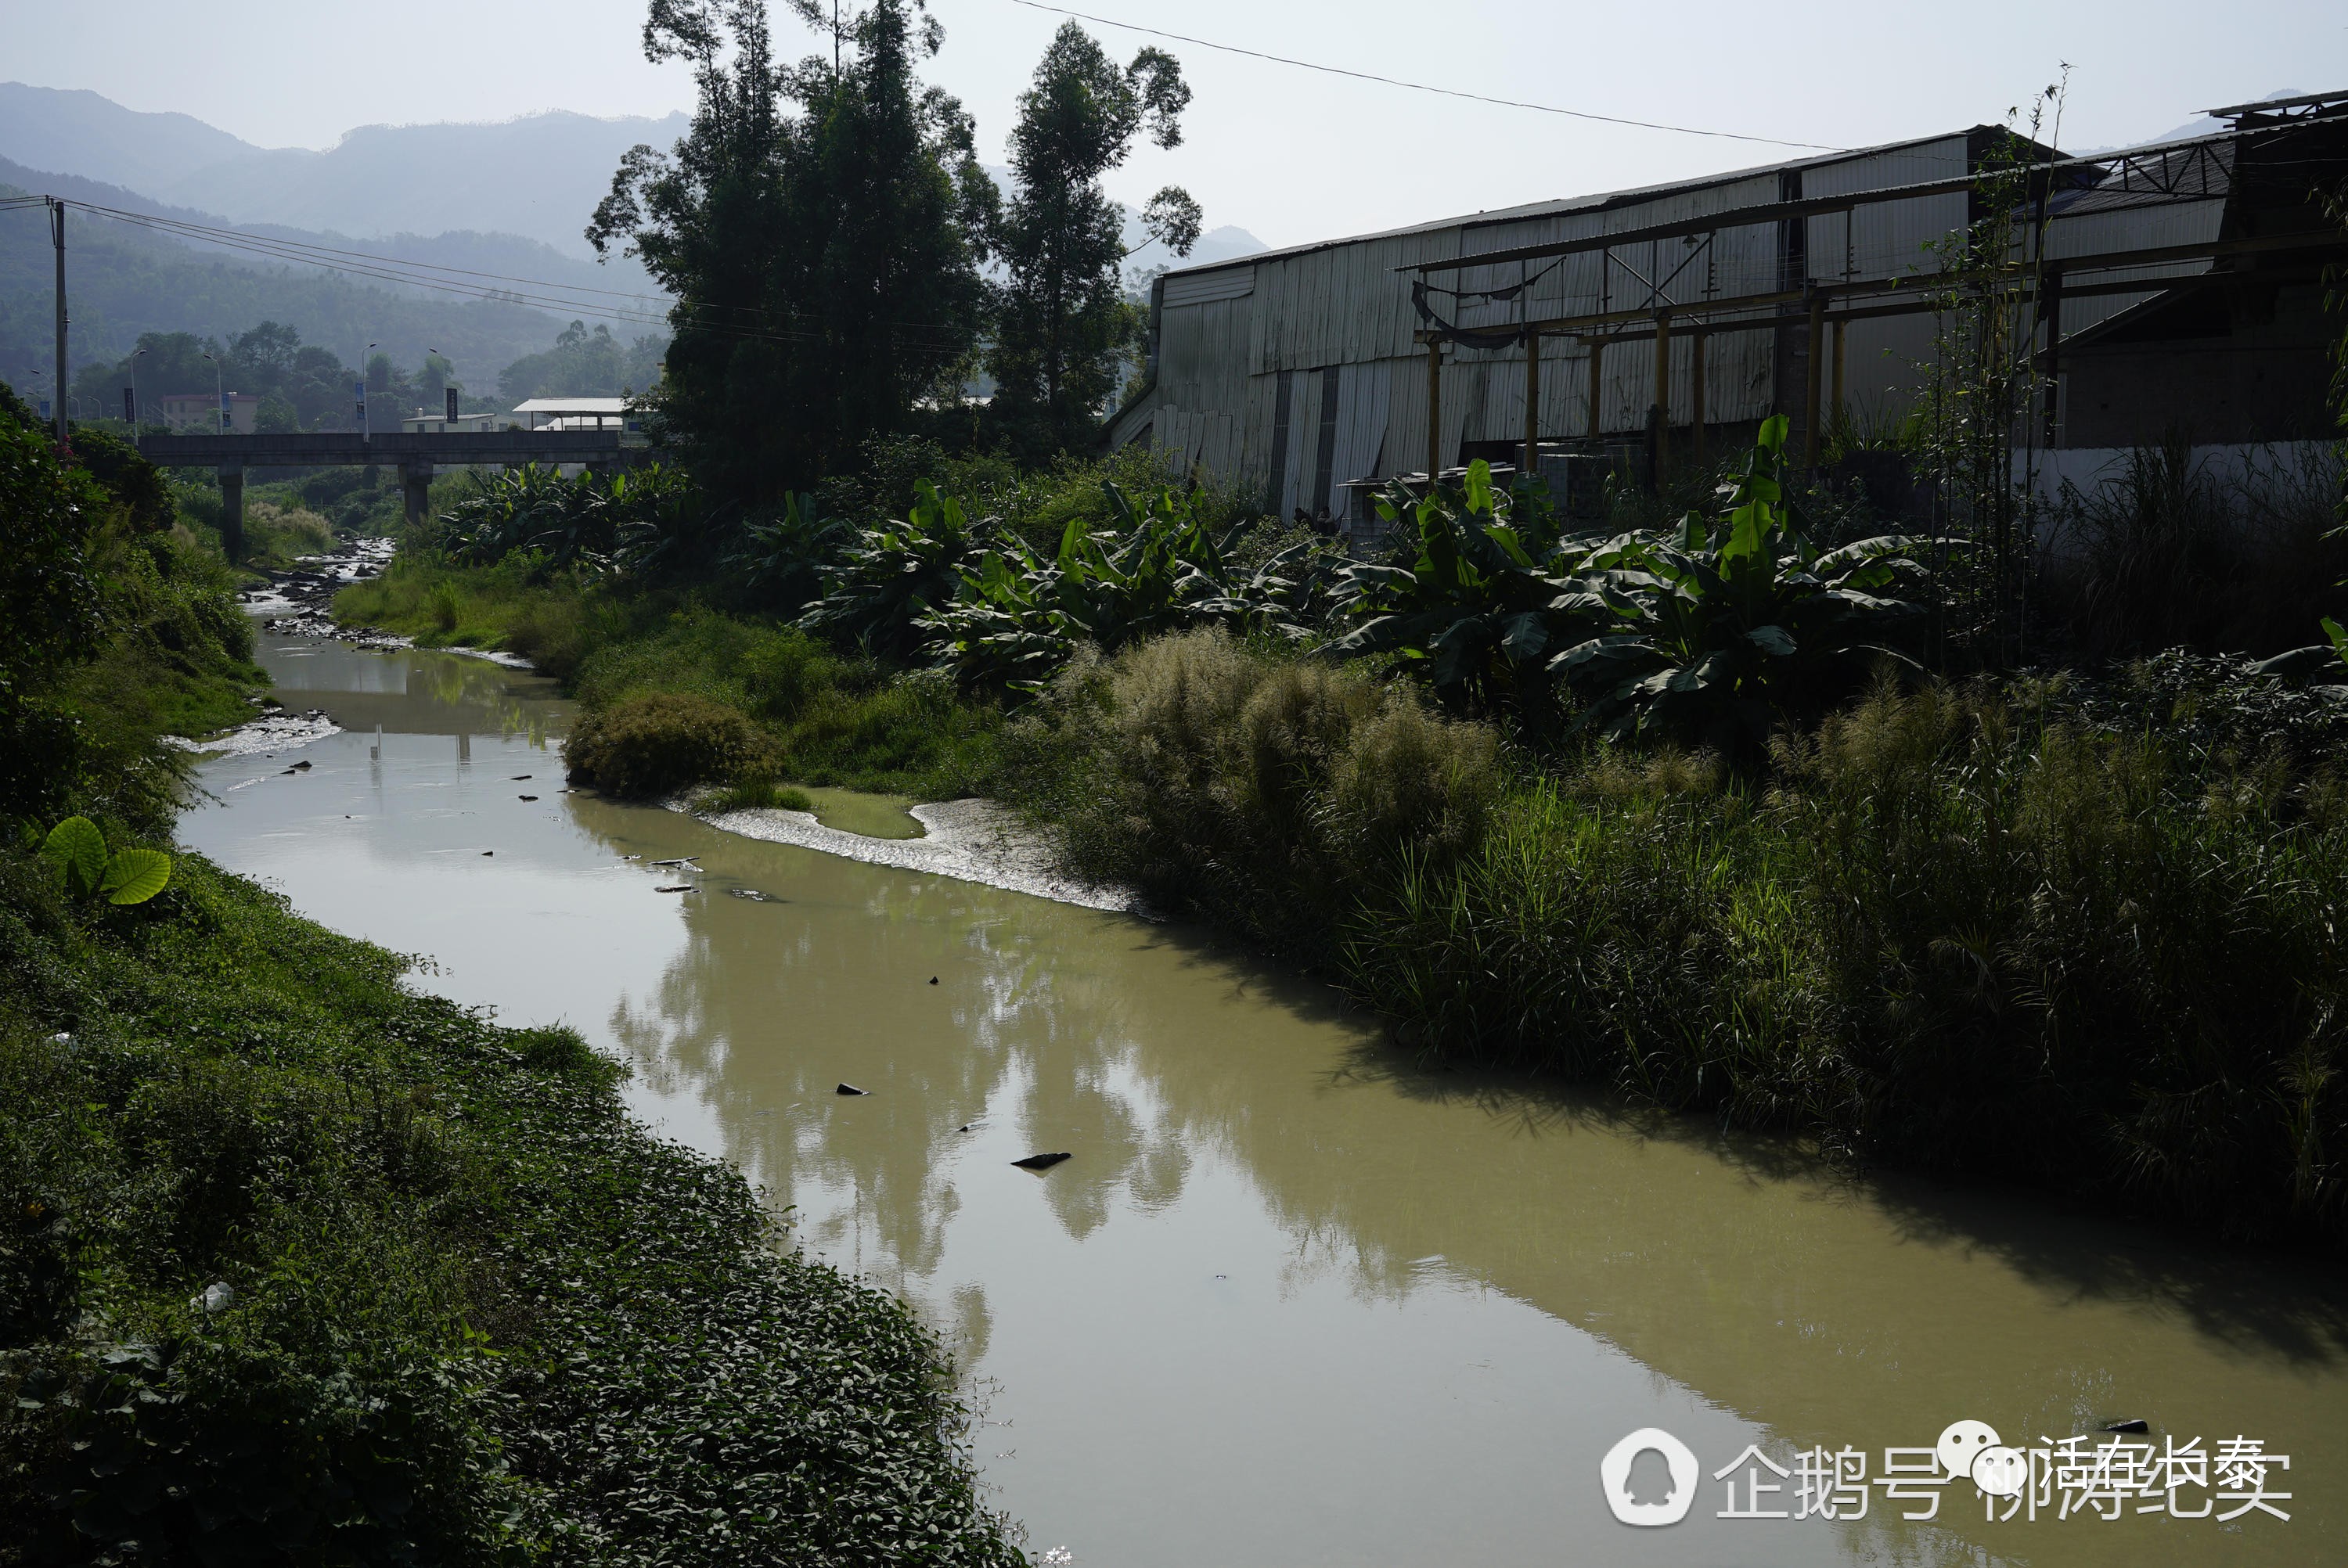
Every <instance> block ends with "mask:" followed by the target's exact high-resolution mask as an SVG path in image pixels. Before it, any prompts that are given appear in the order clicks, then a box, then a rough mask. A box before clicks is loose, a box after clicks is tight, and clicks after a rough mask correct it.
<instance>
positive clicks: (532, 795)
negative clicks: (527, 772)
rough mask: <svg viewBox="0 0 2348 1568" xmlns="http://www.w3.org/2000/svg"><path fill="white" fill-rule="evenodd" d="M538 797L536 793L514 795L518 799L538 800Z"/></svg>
mask: <svg viewBox="0 0 2348 1568" xmlns="http://www.w3.org/2000/svg"><path fill="white" fill-rule="evenodd" d="M537 798H538V797H537V796H536V795H534V794H518V795H516V796H514V799H516V800H536V799H537Z"/></svg>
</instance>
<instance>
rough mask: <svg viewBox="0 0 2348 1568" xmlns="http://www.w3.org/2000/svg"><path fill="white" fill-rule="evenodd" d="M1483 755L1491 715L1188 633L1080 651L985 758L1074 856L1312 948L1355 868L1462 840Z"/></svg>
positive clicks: (1489, 741)
mask: <svg viewBox="0 0 2348 1568" xmlns="http://www.w3.org/2000/svg"><path fill="white" fill-rule="evenodd" d="M1496 759H1497V748H1496V744H1495V742H1494V737H1493V735H1492V733H1491V732H1490V731H1488V730H1486V729H1483V728H1480V727H1478V726H1473V725H1467V724H1458V723H1450V722H1447V721H1446V720H1443V719H1440V718H1437V717H1436V716H1434V715H1432V714H1430V713H1428V712H1426V711H1425V710H1424V709H1423V708H1421V707H1420V706H1419V704H1418V702H1417V701H1416V696H1415V694H1414V693H1413V692H1410V691H1409V690H1408V689H1407V688H1404V687H1393V688H1382V687H1380V686H1379V685H1378V684H1376V683H1375V682H1374V681H1373V680H1372V679H1371V678H1370V676H1369V675H1368V674H1367V673H1365V671H1363V670H1362V669H1361V668H1360V667H1358V666H1353V665H1336V664H1330V663H1324V662H1321V661H1310V660H1303V659H1298V658H1295V657H1292V656H1285V655H1283V654H1282V653H1280V652H1278V651H1273V650H1270V649H1249V648H1245V647H1242V646H1241V645H1240V644H1239V643H1237V642H1235V641H1232V640H1231V637H1230V636H1229V635H1228V634H1226V633H1224V632H1222V631H1220V630H1200V631H1193V632H1188V633H1184V634H1182V635H1180V636H1176V637H1167V638H1161V639H1159V640H1158V641H1154V642H1148V643H1144V644H1142V645H1140V646H1138V647H1137V648H1133V649H1131V650H1128V651H1126V652H1125V653H1123V654H1120V655H1119V656H1118V657H1117V658H1116V659H1115V660H1112V661H1099V660H1097V659H1094V658H1091V657H1088V656H1086V657H1080V658H1079V660H1078V661H1077V662H1076V664H1075V665H1074V666H1072V667H1071V669H1070V670H1069V671H1068V672H1067V673H1066V674H1065V675H1063V676H1062V677H1061V678H1060V680H1059V681H1058V682H1056V685H1055V686H1054V687H1053V688H1052V690H1051V691H1050V692H1049V693H1048V694H1047V695H1046V696H1045V699H1044V700H1042V701H1041V702H1037V703H1036V704H1035V706H1034V708H1033V709H1032V710H1031V711H1030V712H1027V713H1025V714H1023V715H1022V717H1021V718H1020V720H1019V721H1018V722H1017V723H1015V724H1014V725H1013V726H1012V727H1011V728H1010V729H1009V731H1008V732H1007V733H1006V735H1005V741H1004V781H1005V784H1006V785H1007V787H1008V789H1009V791H1010V792H1011V794H1013V795H1014V797H1015V798H1017V799H1019V800H1021V801H1022V802H1023V803H1024V804H1025V805H1026V806H1027V808H1028V809H1029V810H1030V811H1031V812H1032V813H1033V814H1034V815H1035V816H1036V817H1037V818H1038V819H1039V820H1042V821H1047V822H1049V823H1051V824H1052V825H1055V827H1056V830H1057V831H1058V832H1059V833H1060V834H1061V835H1062V837H1063V843H1064V845H1065V849H1066V856H1067V857H1068V859H1069V861H1070V864H1071V865H1072V866H1073V867H1074V868H1075V869H1076V870H1077V871H1079V872H1081V873H1083V874H1086V875H1088V876H1094V877H1098V878H1102V879H1105V880H1116V881H1123V882H1128V883H1131V884H1133V885H1135V886H1139V887H1141V888H1142V889H1144V890H1145V891H1146V892H1148V894H1149V895H1150V896H1151V897H1153V898H1154V899H1155V900H1157V901H1158V902H1159V903H1160V904H1161V905H1164V906H1167V907H1175V908H1184V909H1189V910H1191V911H1194V912H1196V913H1199V914H1201V915H1204V916H1207V917H1210V918H1213V919H1215V920H1218V921H1220V922H1221V923H1223V924H1225V925H1228V926H1231V927H1234V928H1236V929H1238V930H1241V931H1242V932H1244V933H1245V934H1247V935H1248V936H1249V937H1250V938H1253V939H1254V940H1256V941H1258V942H1260V943H1262V944H1263V945H1265V946H1268V947H1270V948H1273V949H1275V950H1281V951H1288V952H1292V953H1298V954H1301V955H1302V956H1304V957H1306V958H1313V959H1320V960H1326V959H1328V958H1331V957H1332V956H1333V955H1334V944H1335V940H1336V932H1337V927H1338V923H1339V922H1340V921H1341V920H1342V919H1343V918H1344V916H1345V913H1346V911H1347V909H1348V908H1349V907H1350V906H1351V904H1352V903H1353V902H1354V899H1355V898H1357V897H1358V896H1359V891H1360V889H1361V887H1362V886H1363V884H1364V878H1365V875H1375V868H1376V867H1377V866H1381V865H1385V864H1388V863H1394V864H1399V861H1400V859H1401V857H1403V856H1412V855H1416V856H1423V857H1427V858H1431V859H1432V860H1434V861H1437V862H1438V863H1446V864H1447V863H1448V860H1449V859H1450V857H1451V856H1455V855H1457V853H1459V852H1460V850H1461V849H1462V848H1463V847H1465V846H1467V845H1472V844H1474V843H1475V842H1477V840H1478V836H1479V835H1480V833H1481V831H1482V827H1483V822H1484V816H1485V813H1486V812H1487V810H1488V806H1489V803H1490V801H1491V799H1492V798H1493V796H1494V794H1495V793H1496V791H1497V789H1498V773H1497V762H1496Z"/></svg>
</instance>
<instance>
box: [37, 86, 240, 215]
mask: <svg viewBox="0 0 2348 1568" xmlns="http://www.w3.org/2000/svg"><path fill="white" fill-rule="evenodd" d="M260 150H261V149H259V148H257V147H254V146H253V145H252V143H251V142H248V141H242V140H240V139H238V138H235V137H233V136H231V135H230V134H229V133H228V132H226V131H224V130H219V129H216V128H213V127H211V126H208V125H206V124H205V123H204V122H203V121H201V120H200V119H198V118H195V117H194V116H192V115H183V114H142V113H140V112H139V110H137V109H127V108H123V107H122V106H121V105H120V104H118V103H116V102H115V101H114V100H113V99H112V98H108V97H100V96H99V95H98V94H97V93H92V92H78V91H67V90H65V89H63V88H59V87H27V86H26V85H25V84H24V83H23V82H0V154H5V155H6V156H7V157H9V158H11V159H15V161H16V162H18V163H22V164H26V165H29V166H30V167H32V168H35V169H69V170H71V171H72V172H74V173H76V174H81V175H87V176H88V178H90V179H102V180H104V181H106V182H107V183H108V184H109V185H121V186H128V187H129V188H130V189H131V190H145V191H150V192H160V193H168V192H169V191H170V189H171V186H172V184H173V182H175V181H177V180H180V179H186V178H187V177H188V176H189V175H191V174H193V173H194V172H195V171H196V170H198V169H201V168H203V167H204V166H206V165H207V164H213V163H223V162H226V161H228V160H229V159H234V158H241V157H243V156H244V155H246V154H248V153H253V152H258V151H260Z"/></svg>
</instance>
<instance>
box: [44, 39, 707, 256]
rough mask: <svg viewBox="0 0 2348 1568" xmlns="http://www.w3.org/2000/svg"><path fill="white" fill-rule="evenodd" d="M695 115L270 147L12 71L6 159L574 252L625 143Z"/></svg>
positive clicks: (221, 205)
mask: <svg viewBox="0 0 2348 1568" xmlns="http://www.w3.org/2000/svg"><path fill="white" fill-rule="evenodd" d="M685 127H686V117H685V116H684V115H682V114H675V115H670V116H667V117H666V118H661V119H652V118H644V117H641V116H637V117H630V118H620V119H597V118H594V117H592V116H591V115H582V114H571V113H568V112H561V111H557V112H552V113H548V114H537V115H526V116H524V117H523V118H520V119H514V120H507V121H504V122H502V123H499V124H493V125H453V124H444V125H412V126H384V125H376V126H362V127H360V128H357V129H356V130H353V131H350V132H348V133H346V134H345V136H344V138H343V139H342V140H341V141H340V142H338V143H337V144H335V146H334V147H332V148H330V149H326V150H325V151H323V152H319V151H314V150H312V149H307V148H263V147H255V146H254V145H252V143H251V142H248V141H243V140H240V139H239V138H236V137H233V136H231V135H230V134H229V133H228V132H226V131H223V130H220V129H216V128H213V127H211V126H209V125H206V124H204V123H203V122H202V121H201V120H199V119H194V118H191V117H189V116H187V115H179V114H170V115H163V114H142V113H140V112H139V111H137V110H133V109H128V108H123V107H122V106H121V105H119V104H118V103H115V102H114V101H113V100H111V99H109V98H106V97H100V96H99V95H98V94H96V93H91V92H66V91H61V90H59V89H57V88H55V87H29V86H27V85H26V84H25V83H22V82H0V157H5V158H7V159H13V160H14V161H15V162H17V163H20V164H24V165H26V166H29V167H31V168H34V169H53V170H56V171H58V172H60V173H66V174H78V175H82V176H84V177H86V178H88V179H98V180H104V181H105V182H107V183H108V184H111V185H119V186H124V187H126V188H128V189H129V190H137V191H139V192H140V193H141V194H143V195H146V196H148V197H150V198H152V199H154V200H158V201H163V202H170V203H173V204H176V205H180V206H184V207H191V208H196V209H199V210H203V211H206V212H216V213H219V214H220V215H221V216H222V217H224V218H227V219H229V220H232V222H235V223H239V224H251V223H283V224H288V225H291V226H292V227H294V228H297V229H316V230H332V231H337V232H340V233H344V234H351V235H356V236H359V237H361V238H365V239H374V238H378V237H383V236H388V235H394V234H402V233H407V234H438V233H444V232H446V231H449V230H463V229H469V230H473V231H479V232H482V233H496V232H503V233H510V234H520V235H522V236H523V237H525V238H528V239H532V240H536V241H540V242H541V243H543V244H546V245H549V246H551V247H552V248H553V249H555V250H557V251H562V252H564V253H565V254H567V255H570V256H573V257H577V258H579V259H582V260H586V259H589V258H590V257H592V254H593V252H592V251H590V250H589V248H588V245H587V241H585V239H584V238H583V237H582V231H583V230H584V229H585V228H586V226H587V220H588V217H589V216H590V215H591V214H592V212H593V211H594V210H595V203H596V202H598V201H600V200H602V198H603V193H604V192H605V191H607V190H610V189H611V185H612V171H613V169H616V168H618V167H619V162H620V155H621V154H622V153H623V152H625V151H627V149H630V148H632V147H633V146H635V145H636V144H637V143H638V142H650V143H652V144H653V145H654V146H655V147H661V148H666V147H668V146H669V145H670V144H672V143H674V142H675V140H676V138H678V137H680V136H682V135H684V134H685Z"/></svg>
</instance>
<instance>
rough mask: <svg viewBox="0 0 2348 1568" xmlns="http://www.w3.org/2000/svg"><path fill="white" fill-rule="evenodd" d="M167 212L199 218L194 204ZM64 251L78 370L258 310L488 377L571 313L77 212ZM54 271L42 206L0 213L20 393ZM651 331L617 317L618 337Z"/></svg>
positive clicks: (429, 246)
mask: <svg viewBox="0 0 2348 1568" xmlns="http://www.w3.org/2000/svg"><path fill="white" fill-rule="evenodd" d="M19 191H29V192H32V193H41V192H46V193H48V194H52V195H61V196H70V197H73V198H76V199H77V200H86V201H93V202H97V203H99V204H101V205H105V206H108V207H116V208H120V209H122V210H128V211H140V210H150V209H151V208H152V207H153V205H154V204H152V203H142V200H141V199H140V198H139V197H137V196H135V195H133V194H132V193H131V192H129V191H126V190H118V189H117V188H115V187H112V186H108V185H101V184H98V182H96V181H94V180H74V179H62V178H60V177H57V176H54V175H48V174H44V173H40V172H38V171H35V170H29V169H22V168H19V167H17V166H15V165H14V164H10V163H6V162H5V161H0V194H6V195H15V194H17V193H18V192H19ZM170 215H172V216H184V217H187V218H188V219H189V220H191V221H202V220H203V215H202V214H183V213H172V214H170ZM306 237H307V238H313V239H316V238H318V237H316V236H306ZM325 238H326V239H327V240H328V241H331V240H332V239H333V238H334V237H332V236H328V237H325ZM520 247H527V249H526V250H524V249H519V248H520ZM371 249H374V250H376V251H381V252H383V253H386V254H390V253H395V252H412V253H413V254H414V259H417V260H428V261H438V262H441V263H443V264H446V265H458V266H462V265H470V264H472V262H474V261H480V262H486V263H496V264H495V265H494V266H489V265H485V266H483V267H481V268H480V269H479V270H482V271H499V272H515V273H517V274H520V275H525V276H530V275H536V276H544V275H547V272H548V269H549V267H550V264H551V263H555V262H562V263H564V264H566V265H568V266H570V267H571V268H572V269H575V270H576V271H577V272H580V273H582V274H591V275H592V273H593V272H594V269H593V268H592V267H590V266H587V265H585V264H584V263H580V262H576V261H569V260H568V259H567V258H561V257H557V256H555V255H554V254H553V252H551V251H549V250H547V248H545V247H543V246H539V245H536V244H535V243H534V242H533V241H525V240H520V239H517V238H516V237H514V236H511V235H465V234H444V235H440V236H437V237H436V238H434V239H432V240H429V241H414V240H412V237H407V236H402V237H396V238H395V240H394V241H387V242H380V243H376V244H374V245H373V246H371ZM66 261H67V269H66V299H67V305H68V307H69V309H70V312H71V315H72V327H71V335H70V340H69V348H70V352H71V356H72V362H73V367H74V368H75V369H76V370H78V369H79V368H80V367H82V366H83V365H86V364H89V363H91V362H92V361H103V362H107V363H109V364H110V363H112V362H114V361H117V360H119V359H120V358H121V357H122V356H123V355H125V354H129V352H130V350H131V349H132V348H133V347H135V346H136V345H137V343H138V340H139V333H145V332H167V333H168V332H189V333H197V334H198V335H200V336H208V337H216V338H221V339H223V340H224V339H226V338H228V337H229V336H232V335H233V334H234V333H241V332H243V331H245V330H246V329H248V328H250V327H252V326H254V325H256V324H258V323H261V322H263V321H277V322H282V323H286V324H288V325H290V326H293V328H295V329H296V330H297V331H299V332H300V333H301V334H302V336H303V339H304V341H305V342H309V343H321V344H324V346H326V347H328V348H331V349H333V350H334V351H335V353H336V354H339V355H340V356H341V357H342V358H343V359H344V360H345V361H350V362H355V361H356V360H357V358H358V356H359V354H360V352H361V351H362V350H363V349H364V348H365V346H366V344H367V343H369V342H375V343H380V344H381V345H382V347H383V350H384V352H386V353H388V354H391V355H392V357H393V358H394V359H395V360H396V361H397V362H398V363H400V364H406V365H417V364H421V363H422V362H423V359H424V352H425V350H426V349H427V348H437V349H438V350H439V351H440V352H441V353H442V354H446V355H447V356H448V358H449V359H450V360H451V361H453V362H454V363H455V364H456V365H457V374H458V378H459V379H460V380H462V381H463V382H464V383H465V384H468V385H470V386H478V387H489V386H494V385H495V384H497V380H498V375H499V373H500V372H501V371H503V370H504V369H505V367H506V366H507V365H509V364H512V363H513V362H514V361H515V360H517V359H519V358H520V357H522V356H523V355H525V354H537V353H541V352H543V351H544V350H545V349H547V348H548V347H549V345H551V343H553V342H554V339H555V335H556V333H559V332H560V331H561V329H562V327H563V326H565V325H566V324H568V321H569V318H568V317H567V316H561V315H556V314H553V313H549V312H546V311H542V310H537V309H532V308H530V307H529V306H525V305H518V304H513V303H510V302H504V301H499V300H462V299H458V298H454V297H452V296H449V295H447V294H440V293H431V292H423V291H419V290H413V289H405V288H399V287H395V286H393V285H390V284H387V283H383V282H376V281H373V280H368V279H363V278H357V277H353V276H349V275H346V274H344V273H341V272H329V271H324V270H321V269H317V268H313V267H294V266H288V265H280V264H276V263H272V262H269V261H263V260H262V259H261V258H259V257H255V256H252V255H248V254H244V253H242V252H239V251H227V250H215V249H201V248H199V247H197V246H194V245H191V244H189V243H186V242H183V241H180V240H177V239H173V238H171V237H170V236H168V235H165V234H161V233H159V232H157V231H154V230H151V229H148V228H145V227H142V226H139V225H136V224H129V223H121V222H115V221H111V220H105V219H99V218H91V217H88V216H86V215H84V214H83V213H81V212H78V211H76V212H74V213H73V214H71V215H70V216H69V218H68V219H67V229H66ZM53 278H54V272H53V261H52V252H51V251H50V248H49V234H48V224H47V221H46V218H45V217H44V215H43V214H42V212H41V210H40V209H38V208H33V209H30V210H22V209H20V210H15V211H7V212H0V379H5V380H6V381H7V382H9V384H12V385H14V386H15V387H16V388H17V389H18V390H20V391H26V392H30V391H31V389H32V388H34V387H35V386H36V385H45V384H46V375H47V373H48V370H49V366H50V361H51V355H52V333H53V331H54V323H55V319H56V318H55V305H54V302H53V298H54V297H53V294H52V292H51V290H52V282H53ZM654 330H656V329H654V328H651V327H633V328H631V327H627V326H623V327H621V328H620V331H621V333H623V335H625V334H633V333H644V332H651V331H654ZM170 390H176V391H190V390H201V388H173V389H170Z"/></svg>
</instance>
